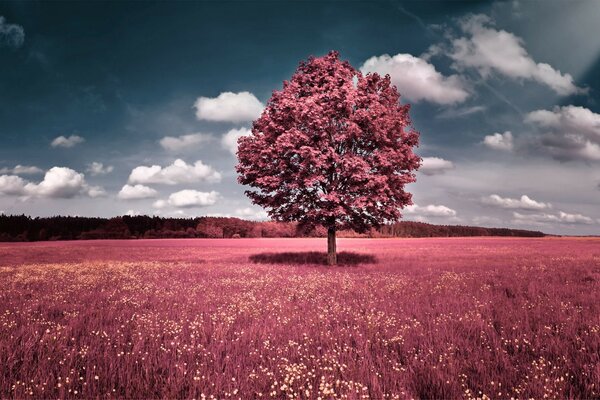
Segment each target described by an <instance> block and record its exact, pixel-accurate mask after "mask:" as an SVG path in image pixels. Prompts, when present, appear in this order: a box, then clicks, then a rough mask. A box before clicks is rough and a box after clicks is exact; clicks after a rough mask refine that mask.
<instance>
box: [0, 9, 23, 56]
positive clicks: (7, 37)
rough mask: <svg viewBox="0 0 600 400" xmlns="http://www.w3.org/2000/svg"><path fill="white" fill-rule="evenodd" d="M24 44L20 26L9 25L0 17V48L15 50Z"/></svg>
mask: <svg viewBox="0 0 600 400" xmlns="http://www.w3.org/2000/svg"><path fill="white" fill-rule="evenodd" d="M24 42H25V31H24V30H23V27H22V26H21V25H17V24H9V23H8V22H6V19H5V18H4V17H2V16H0V47H3V46H4V47H12V48H13V49H17V48H19V47H21V46H22V45H23V43H24Z"/></svg>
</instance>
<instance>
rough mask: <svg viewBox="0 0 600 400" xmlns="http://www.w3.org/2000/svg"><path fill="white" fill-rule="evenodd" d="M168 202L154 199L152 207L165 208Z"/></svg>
mask: <svg viewBox="0 0 600 400" xmlns="http://www.w3.org/2000/svg"><path fill="white" fill-rule="evenodd" d="M168 205H169V203H168V202H167V201H165V200H156V201H155V202H154V203H152V207H154V208H158V209H160V208H165V207H166V206H168Z"/></svg>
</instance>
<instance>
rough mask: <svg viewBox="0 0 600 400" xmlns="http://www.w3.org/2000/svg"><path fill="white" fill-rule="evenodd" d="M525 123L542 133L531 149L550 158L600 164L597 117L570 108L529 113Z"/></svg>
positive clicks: (576, 108) (587, 110) (592, 113)
mask: <svg viewBox="0 0 600 400" xmlns="http://www.w3.org/2000/svg"><path fill="white" fill-rule="evenodd" d="M525 122H528V123H530V124H532V125H533V126H535V127H536V128H537V129H538V130H539V131H540V132H541V133H542V134H541V136H539V137H538V138H537V140H536V141H535V142H534V145H536V146H537V147H538V148H539V149H541V150H542V151H543V152H545V153H549V154H550V155H551V156H552V157H554V158H556V159H559V160H564V161H569V160H585V161H600V114H596V113H594V112H592V111H591V110H589V109H587V108H585V107H576V106H572V105H569V106H563V107H555V108H554V109H553V110H537V111H532V112H530V113H529V114H527V115H526V116H525Z"/></svg>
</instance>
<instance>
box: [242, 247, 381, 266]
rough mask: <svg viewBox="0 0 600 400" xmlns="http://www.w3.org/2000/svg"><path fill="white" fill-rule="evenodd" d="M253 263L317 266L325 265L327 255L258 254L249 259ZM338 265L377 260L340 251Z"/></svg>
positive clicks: (306, 253) (294, 253)
mask: <svg viewBox="0 0 600 400" xmlns="http://www.w3.org/2000/svg"><path fill="white" fill-rule="evenodd" d="M249 259H250V261H251V262H253V263H260V264H317V265H327V253H322V252H318V251H303V252H285V253H259V254H252V255H251V256H250V257H249ZM337 262H338V265H341V266H344V265H359V264H375V263H377V258H376V257H375V256H374V255H371V254H359V253H352V252H347V251H342V252H340V253H338V254H337Z"/></svg>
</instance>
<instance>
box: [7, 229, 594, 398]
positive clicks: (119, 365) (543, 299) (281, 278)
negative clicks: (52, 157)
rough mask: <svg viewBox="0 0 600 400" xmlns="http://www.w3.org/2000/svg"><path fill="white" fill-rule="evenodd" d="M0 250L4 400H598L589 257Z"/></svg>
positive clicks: (362, 245) (139, 243)
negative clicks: (331, 258)
mask: <svg viewBox="0 0 600 400" xmlns="http://www.w3.org/2000/svg"><path fill="white" fill-rule="evenodd" d="M324 247H325V240H324V239H179V240H168V239H165V240H131V241H110V240H107V241H77V242H40V243H13V244H9V243H0V285H1V288H0V289H1V290H0V398H56V397H60V398H115V397H118V398H197V399H206V398H209V399H254V398H267V399H319V398H320V399H332V398H343V399H409V398H444V399H450V398H451V399H457V398H465V399H473V398H481V399H485V398H507V399H509V398H519V399H526V398H536V399H542V398H544V399H545V398H560V399H565V398H598V397H600V387H599V385H600V356H599V354H600V301H599V300H600V294H599V289H600V284H599V281H600V240H599V239H583V238H581V239H575V238H541V239H537V238H536V239H519V238H428V239H339V240H338V251H341V252H342V254H341V255H340V260H341V262H342V265H339V266H336V267H327V266H324V265H321V263H322V262H323V259H324V254H323V253H320V252H319V251H321V250H324Z"/></svg>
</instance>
